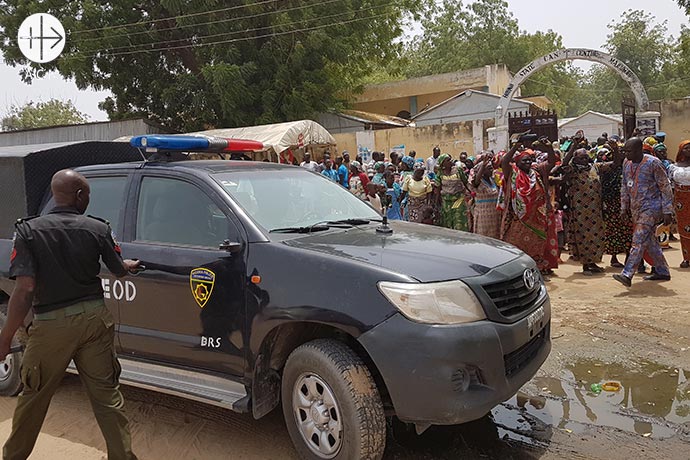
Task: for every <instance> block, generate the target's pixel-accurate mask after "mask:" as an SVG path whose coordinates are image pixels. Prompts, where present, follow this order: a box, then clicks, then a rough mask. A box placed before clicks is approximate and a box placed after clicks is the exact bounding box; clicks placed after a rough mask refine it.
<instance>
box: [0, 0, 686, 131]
mask: <svg viewBox="0 0 690 460" xmlns="http://www.w3.org/2000/svg"><path fill="white" fill-rule="evenodd" d="M508 4H509V8H510V11H512V13H513V14H514V15H515V17H516V18H517V19H518V22H519V24H520V29H522V30H527V31H528V32H535V31H538V30H548V29H553V30H555V31H557V32H558V33H560V34H561V35H562V36H563V44H564V45H565V46H566V47H569V48H594V49H599V48H601V45H602V44H603V43H604V42H605V41H606V35H607V34H608V33H609V30H608V28H607V27H606V25H607V24H609V23H610V22H611V20H612V19H614V18H618V17H619V16H620V15H621V14H622V13H623V12H624V11H626V10H628V9H642V10H647V11H650V12H652V13H653V14H654V15H655V16H656V17H657V18H658V19H659V20H667V21H668V28H669V32H670V33H671V34H672V35H673V36H675V37H677V36H678V33H679V31H680V28H681V25H682V24H685V25H688V17H687V16H686V15H685V13H684V12H683V11H682V10H681V9H680V8H679V7H678V5H677V3H676V2H675V0H574V1H573V0H508ZM537 57H538V56H535V58H537ZM580 62H581V61H580ZM587 65H588V64H585V63H583V64H582V66H583V67H586V66H587ZM0 82H2V84H1V85H0V115H2V114H5V113H6V112H7V109H8V108H9V106H10V105H12V104H18V105H22V104H24V103H26V102H29V101H38V100H43V101H45V100H49V99H51V98H58V99H63V100H64V99H71V100H72V101H73V102H74V104H75V105H76V106H77V108H78V109H79V110H80V111H82V112H84V113H86V114H88V115H89V116H90V117H91V119H92V120H93V121H98V120H106V119H107V117H106V115H105V113H104V112H101V111H100V110H99V109H98V102H100V101H102V100H103V99H104V98H105V97H106V96H107V95H108V92H103V91H90V90H87V91H80V90H78V89H77V88H76V86H75V85H74V83H72V82H69V81H64V80H63V79H62V78H61V77H60V76H59V75H57V74H51V75H49V76H47V77H46V78H43V79H40V80H35V81H34V82H33V84H31V85H26V84H24V83H22V81H21V79H20V78H19V69H18V68H13V67H9V66H7V65H5V64H4V63H1V62H0Z"/></svg>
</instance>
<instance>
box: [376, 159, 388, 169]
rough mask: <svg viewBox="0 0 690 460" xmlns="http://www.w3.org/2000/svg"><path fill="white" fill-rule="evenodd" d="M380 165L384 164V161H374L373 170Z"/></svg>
mask: <svg viewBox="0 0 690 460" xmlns="http://www.w3.org/2000/svg"><path fill="white" fill-rule="evenodd" d="M381 166H386V163H384V162H383V161H377V162H376V163H374V171H377V170H378V169H379V168H380V167H381Z"/></svg>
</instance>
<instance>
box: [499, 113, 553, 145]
mask: <svg viewBox="0 0 690 460" xmlns="http://www.w3.org/2000/svg"><path fill="white" fill-rule="evenodd" d="M528 130H529V131H530V132H531V133H533V134H536V135H537V136H539V137H542V136H547V137H548V138H549V139H550V140H552V141H555V140H558V116H557V115H556V112H554V111H552V110H546V111H537V112H535V113H523V112H516V113H510V114H509V115H508V135H509V136H512V135H513V134H517V133H524V132H525V131H528Z"/></svg>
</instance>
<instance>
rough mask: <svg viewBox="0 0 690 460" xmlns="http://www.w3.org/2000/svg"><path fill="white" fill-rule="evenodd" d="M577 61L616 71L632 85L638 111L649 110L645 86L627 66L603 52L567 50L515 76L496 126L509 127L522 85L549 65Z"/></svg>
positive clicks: (560, 51)
mask: <svg viewBox="0 0 690 460" xmlns="http://www.w3.org/2000/svg"><path fill="white" fill-rule="evenodd" d="M576 59H582V60H585V61H592V62H598V63H599V64H603V65H605V66H607V67H609V68H610V69H613V70H615V71H616V73H618V75H620V77H621V78H622V79H623V80H625V82H626V83H627V84H628V85H630V89H631V90H632V92H633V93H634V94H635V101H636V102H637V108H638V110H640V111H644V110H647V108H648V106H649V98H648V97H647V91H645V89H644V86H643V85H642V82H641V81H640V79H639V78H638V77H637V75H635V73H634V72H633V71H632V70H630V68H629V67H628V66H627V65H625V64H624V63H623V62H621V61H620V60H618V59H616V58H615V57H613V56H611V55H610V54H607V53H603V52H601V51H597V50H590V49H585V48H567V49H562V50H558V51H554V52H553V53H549V54H547V55H546V56H542V57H540V58H539V59H535V60H534V61H532V62H530V63H529V64H527V65H526V66H525V67H523V68H522V69H521V70H520V71H519V72H518V73H516V74H515V76H514V77H513V79H512V80H511V81H510V83H509V84H508V87H507V88H506V90H505V92H504V93H503V95H502V96H501V99H500V100H499V101H498V106H497V107H496V126H497V127H503V126H507V125H508V119H507V118H508V106H509V105H510V101H511V100H512V99H513V94H515V91H516V90H517V89H518V88H519V87H520V85H521V84H522V83H524V82H525V80H527V79H528V78H529V77H531V76H532V75H533V74H534V73H535V72H538V71H539V70H540V69H542V68H543V67H545V66H547V65H551V64H554V63H556V62H561V61H568V60H576Z"/></svg>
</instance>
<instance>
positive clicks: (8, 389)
mask: <svg viewBox="0 0 690 460" xmlns="http://www.w3.org/2000/svg"><path fill="white" fill-rule="evenodd" d="M6 321H7V316H5V314H4V313H2V312H0V330H1V329H2V328H3V327H5V322H6ZM18 343H19V342H18V341H17V338H16V336H15V338H14V339H13V340H12V345H13V346H14V345H17V344H18ZM23 355H24V353H22V352H21V351H20V352H17V353H13V354H9V355H7V357H6V358H5V360H4V361H0V396H17V395H18V394H19V392H20V391H22V377H21V374H20V371H21V367H22V356H23Z"/></svg>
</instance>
